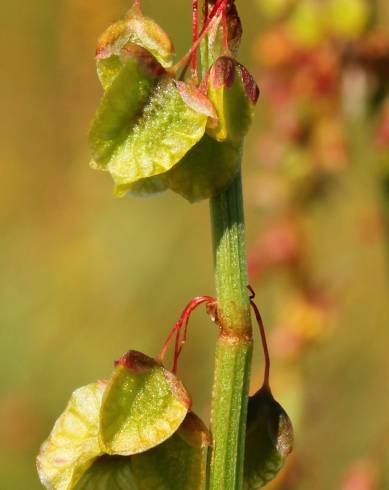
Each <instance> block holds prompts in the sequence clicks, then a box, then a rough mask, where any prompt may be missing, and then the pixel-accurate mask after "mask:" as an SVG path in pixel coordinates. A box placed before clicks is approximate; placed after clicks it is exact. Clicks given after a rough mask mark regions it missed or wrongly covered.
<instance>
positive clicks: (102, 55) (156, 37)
mask: <svg viewBox="0 0 389 490" xmlns="http://www.w3.org/2000/svg"><path fill="white" fill-rule="evenodd" d="M129 44H136V45H137V46H140V47H141V48H144V49H146V50H147V51H148V52H149V53H151V54H152V55H153V56H154V57H155V58H156V59H157V60H158V62H159V63H160V64H161V65H162V66H163V67H165V68H169V67H170V66H172V63H173V54H174V47H173V44H172V42H171V40H170V38H169V36H168V34H167V33H166V32H165V31H164V30H163V29H162V28H161V27H160V26H159V25H158V24H157V23H156V22H155V21H154V20H153V19H151V18H150V17H147V16H145V15H144V14H143V12H142V10H141V8H140V6H139V5H137V4H134V5H133V6H132V7H131V8H130V10H129V11H128V12H127V14H126V16H125V17H124V19H122V20H119V21H118V22H115V23H114V24H112V25H111V26H109V27H108V29H106V30H105V32H104V33H103V34H102V35H101V36H100V38H99V40H98V42H97V49H96V57H97V60H101V59H107V58H109V57H110V56H112V55H120V53H121V50H122V49H123V48H125V47H127V46H128V45H129Z"/></svg>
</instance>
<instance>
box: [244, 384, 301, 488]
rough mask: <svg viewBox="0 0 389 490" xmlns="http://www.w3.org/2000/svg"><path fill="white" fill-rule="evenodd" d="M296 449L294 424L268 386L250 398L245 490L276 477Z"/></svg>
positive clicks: (262, 484) (261, 484) (260, 485)
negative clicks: (294, 448) (294, 445)
mask: <svg viewBox="0 0 389 490" xmlns="http://www.w3.org/2000/svg"><path fill="white" fill-rule="evenodd" d="M292 449H293V427H292V423H291V421H290V419H289V417H288V415H287V413H286V412H285V410H284V409H283V408H282V407H281V405H280V404H279V403H278V402H277V401H276V400H275V399H274V398H273V395H272V393H271V391H270V388H269V387H268V386H266V385H264V386H263V387H262V388H261V389H260V390H259V391H258V392H257V393H256V394H255V395H254V396H252V397H250V398H249V404H248V413H247V429H246V450H245V465H244V489H245V490H256V489H259V488H262V487H263V486H264V485H266V483H267V482H269V481H271V480H273V478H275V476H276V475H277V473H278V472H279V471H280V470H281V468H282V466H283V465H284V463H285V461H286V458H287V456H288V455H289V454H290V453H291V451H292Z"/></svg>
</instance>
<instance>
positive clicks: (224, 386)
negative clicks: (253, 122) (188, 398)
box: [208, 171, 252, 490]
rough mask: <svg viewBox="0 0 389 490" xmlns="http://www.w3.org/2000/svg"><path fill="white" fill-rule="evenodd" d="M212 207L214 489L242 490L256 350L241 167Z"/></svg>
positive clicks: (209, 485) (209, 486) (211, 484)
mask: <svg viewBox="0 0 389 490" xmlns="http://www.w3.org/2000/svg"><path fill="white" fill-rule="evenodd" d="M210 208H211V219H212V232H213V244H214V262H215V280H216V292H217V300H218V318H217V321H218V324H219V328H220V335H219V338H218V341H217V346H216V357H215V375H214V389H213V403H212V420H211V427H212V435H213V448H212V454H211V460H210V476H209V481H208V488H209V489H210V490H216V489H217V490H240V489H241V488H242V485H243V462H244V442H245V430H246V416H247V399H248V387H249V375H250V364H251V354H252V329H251V320H250V300H249V294H248V290H247V284H248V274H247V258H246V250H245V226H244V214H243V198H242V182H241V173H240V171H239V173H238V174H237V175H236V177H235V178H234V180H233V181H232V183H231V184H230V186H229V187H228V188H227V189H226V190H225V191H223V192H222V193H220V194H219V195H218V196H216V197H214V198H212V199H211V202H210Z"/></svg>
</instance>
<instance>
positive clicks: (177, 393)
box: [99, 351, 191, 456]
mask: <svg viewBox="0 0 389 490" xmlns="http://www.w3.org/2000/svg"><path fill="white" fill-rule="evenodd" d="M190 406H191V398H190V395H189V394H188V392H187V391H186V389H185V388H184V386H183V385H182V383H181V382H180V381H179V380H178V379H177V378H176V377H175V376H174V375H173V374H172V373H171V372H169V371H167V370H166V369H165V368H164V367H163V366H162V365H161V364H159V363H158V362H156V361H155V360H154V359H151V358H150V357H147V356H145V355H144V354H142V353H140V352H137V351H129V352H128V353H127V354H125V355H124V356H123V357H122V358H121V359H119V361H117V365H116V369H115V371H114V373H113V375H112V377H111V379H110V381H109V382H108V385H107V388H106V390H105V393H104V397H103V401H102V406H101V410H100V432H99V437H100V444H101V447H102V449H103V451H104V452H105V453H107V454H113V455H121V456H129V455H132V454H137V453H141V452H143V451H147V450H148V449H151V448H153V447H154V446H157V445H158V444H161V443H162V442H163V441H165V440H166V439H168V438H169V437H170V436H171V435H172V434H174V432H175V431H176V430H177V429H178V427H179V426H180V425H181V423H182V422H183V420H184V419H185V417H186V415H187V413H188V410H189V409H190Z"/></svg>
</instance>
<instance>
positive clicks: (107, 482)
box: [74, 455, 139, 490]
mask: <svg viewBox="0 0 389 490" xmlns="http://www.w3.org/2000/svg"><path fill="white" fill-rule="evenodd" d="M74 490H139V487H138V486H137V484H136V481H135V478H134V476H133V474H132V468H131V459H130V457H129V456H106V455H105V456H102V457H100V458H99V459H97V460H96V461H95V462H94V463H93V465H92V466H91V467H90V468H89V469H88V471H87V472H86V473H85V474H84V475H83V477H82V478H81V479H80V481H79V482H78V484H77V485H76V486H75V487H74Z"/></svg>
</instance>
